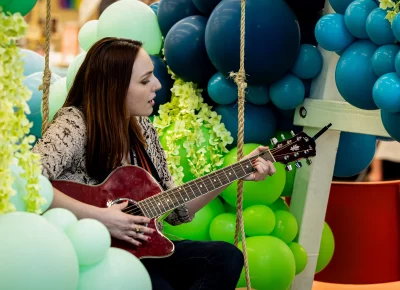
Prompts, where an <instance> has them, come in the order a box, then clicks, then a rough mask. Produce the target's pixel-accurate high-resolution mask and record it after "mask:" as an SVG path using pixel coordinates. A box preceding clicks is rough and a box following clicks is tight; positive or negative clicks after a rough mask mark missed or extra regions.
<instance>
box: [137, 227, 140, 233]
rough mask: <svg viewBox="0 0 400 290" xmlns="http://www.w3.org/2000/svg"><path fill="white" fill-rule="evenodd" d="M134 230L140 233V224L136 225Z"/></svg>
mask: <svg viewBox="0 0 400 290" xmlns="http://www.w3.org/2000/svg"><path fill="white" fill-rule="evenodd" d="M136 232H137V233H140V225H136Z"/></svg>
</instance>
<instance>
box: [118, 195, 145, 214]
mask: <svg viewBox="0 0 400 290" xmlns="http://www.w3.org/2000/svg"><path fill="white" fill-rule="evenodd" d="M126 201H128V205H127V206H126V208H124V209H123V210H122V211H123V212H124V213H127V214H131V215H138V216H144V214H143V212H142V210H141V209H140V207H139V206H138V204H137V202H136V201H134V200H132V199H129V198H119V199H116V200H114V201H113V202H112V203H111V205H113V204H116V203H123V202H126Z"/></svg>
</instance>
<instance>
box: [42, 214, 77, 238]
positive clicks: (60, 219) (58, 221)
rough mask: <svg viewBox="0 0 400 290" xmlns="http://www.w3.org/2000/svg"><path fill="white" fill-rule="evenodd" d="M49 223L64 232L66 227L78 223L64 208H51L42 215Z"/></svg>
mask: <svg viewBox="0 0 400 290" xmlns="http://www.w3.org/2000/svg"><path fill="white" fill-rule="evenodd" d="M42 216H43V217H44V218H45V219H46V220H47V221H48V222H49V223H52V224H53V225H55V226H57V227H59V228H60V229H62V230H63V231H64V232H65V231H66V230H67V229H68V227H70V226H72V225H73V224H75V223H77V222H78V219H77V218H76V216H75V215H74V214H73V213H72V212H70V211H69V210H67V209H64V208H52V209H50V210H48V211H46V212H45V213H44V214H43V215H42Z"/></svg>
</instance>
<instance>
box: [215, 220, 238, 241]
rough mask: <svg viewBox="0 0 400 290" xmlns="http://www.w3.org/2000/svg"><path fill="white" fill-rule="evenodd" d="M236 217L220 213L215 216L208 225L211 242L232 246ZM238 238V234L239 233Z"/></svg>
mask: <svg viewBox="0 0 400 290" xmlns="http://www.w3.org/2000/svg"><path fill="white" fill-rule="evenodd" d="M235 229H236V215H234V214H233V213H222V214H220V215H218V216H216V217H215V218H214V219H213V220H212V222H211V225H210V237H211V240H212V241H224V242H228V243H231V244H233V243H234V240H235ZM239 237H240V233H239Z"/></svg>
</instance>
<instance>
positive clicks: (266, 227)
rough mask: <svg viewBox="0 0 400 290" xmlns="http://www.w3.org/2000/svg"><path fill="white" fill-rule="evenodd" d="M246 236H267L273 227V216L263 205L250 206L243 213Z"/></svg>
mask: <svg viewBox="0 0 400 290" xmlns="http://www.w3.org/2000/svg"><path fill="white" fill-rule="evenodd" d="M243 219H244V230H245V231H246V235H247V236H250V237H252V236H263V235H269V234H270V233H271V232H272V230H273V229H274V227H275V214H274V212H273V211H272V210H271V209H270V208H269V207H268V206H265V205H252V206H249V207H248V208H246V209H245V210H244V211H243Z"/></svg>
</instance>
